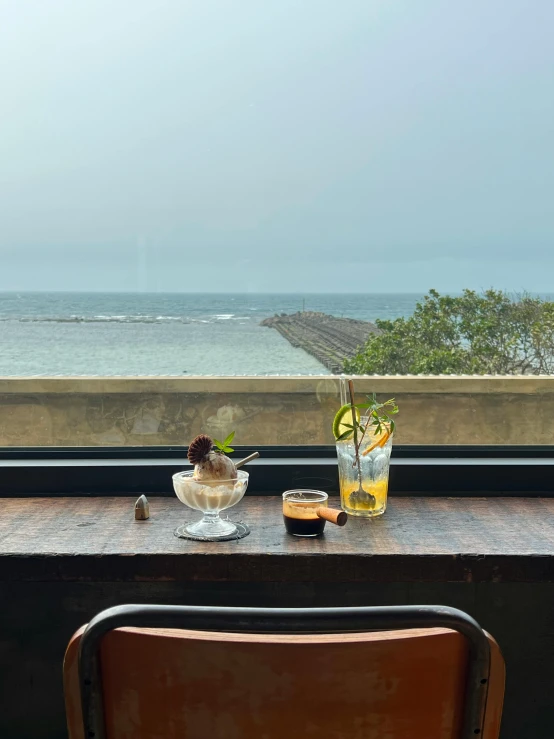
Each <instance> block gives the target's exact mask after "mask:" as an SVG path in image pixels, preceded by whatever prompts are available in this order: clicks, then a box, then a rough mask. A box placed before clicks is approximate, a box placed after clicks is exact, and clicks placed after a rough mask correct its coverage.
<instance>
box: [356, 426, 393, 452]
mask: <svg viewBox="0 0 554 739" xmlns="http://www.w3.org/2000/svg"><path fill="white" fill-rule="evenodd" d="M389 439H390V429H387V430H386V431H384V432H383V433H382V434H381V436H378V437H377V438H376V439H375V440H374V441H373V443H372V444H370V445H369V446H368V448H367V449H364V451H363V452H362V457H365V456H366V455H368V454H369V453H370V452H372V451H373V450H374V449H377V447H378V446H380V447H381V448H383V447H384V446H385V444H386V443H387V441H388V440H389Z"/></svg>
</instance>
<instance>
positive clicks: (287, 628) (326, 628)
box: [79, 605, 490, 739]
mask: <svg viewBox="0 0 554 739" xmlns="http://www.w3.org/2000/svg"><path fill="white" fill-rule="evenodd" d="M125 626H132V627H139V628H170V629H191V630H197V631H208V632H218V631H219V632H232V633H251V634H256V633H258V634H259V633H266V634H267V633H275V634H282V633H285V634H322V633H327V634H329V633H348V632H350V633H355V632H364V631H396V630H400V629H416V628H435V627H442V628H447V629H452V630H454V631H458V632H459V633H461V634H462V635H463V636H464V637H465V638H466V639H467V642H468V646H469V665H468V674H467V687H466V694H465V704H464V714H463V716H464V718H463V731H462V734H461V739H470V738H471V739H475V737H476V736H479V735H481V734H482V733H483V721H484V713H485V706H486V700H487V690H488V684H489V672H490V647H489V642H488V638H487V635H486V634H485V632H484V631H483V629H482V628H481V627H480V626H479V624H478V623H477V622H476V621H475V620H474V619H473V618H472V617H471V616H469V615H468V614H467V613H464V612H463V611H460V610H458V609H456V608H448V607H445V606H383V607H361V608H359V607H357V608H232V607H218V606H154V605H124V606H117V607H115V608H108V609H107V610H105V611H102V612H101V613H99V614H98V615H97V616H95V617H94V618H93V619H92V621H91V622H90V623H89V624H88V626H87V627H86V629H85V631H84V633H83V635H82V637H81V642H80V645H79V683H80V690H81V708H82V717H83V727H84V736H85V737H86V739H106V730H105V719H104V700H103V689H102V674H101V669H100V644H101V641H102V637H103V636H105V634H106V633H108V632H109V631H112V630H113V629H118V628H122V627H125Z"/></svg>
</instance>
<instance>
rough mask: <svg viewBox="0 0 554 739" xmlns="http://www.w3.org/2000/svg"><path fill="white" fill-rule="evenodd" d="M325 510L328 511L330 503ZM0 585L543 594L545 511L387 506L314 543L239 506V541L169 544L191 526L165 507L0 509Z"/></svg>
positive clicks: (550, 563) (471, 504)
mask: <svg viewBox="0 0 554 739" xmlns="http://www.w3.org/2000/svg"><path fill="white" fill-rule="evenodd" d="M333 504H334V503H333ZM1 506H2V515H1V516H0V580H3V581H78V582H79V581H80V582H83V581H97V582H98V581H104V582H118V581H126V582H132V581H149V580H153V581H164V580H165V581H180V582H185V581H191V580H192V581H205V582H221V581H227V582H233V581H234V582H279V581H290V582H331V583H332V582H337V583H339V582H368V583H371V582H501V581H511V582H552V581H554V499H552V498H421V497H418V498H404V497H402V498H392V500H390V501H389V509H388V511H387V513H386V514H385V515H384V516H383V517H382V518H380V519H377V520H374V521H367V520H362V519H355V518H350V520H349V522H348V524H347V525H346V527H345V528H342V529H340V528H338V527H335V526H332V525H330V524H327V527H326V530H325V535H324V537H322V538H319V539H309V540H308V539H297V538H294V537H291V536H289V535H287V534H286V533H285V530H284V527H283V522H282V515H281V500H280V499H279V498H274V497H256V496H247V497H246V498H245V499H244V500H243V501H242V502H241V503H240V504H239V505H238V506H236V507H235V508H234V509H232V510H231V511H229V513H230V518H231V519H232V520H242V521H244V522H245V523H248V525H249V526H250V528H251V534H250V535H249V536H247V537H246V538H245V539H242V540H240V541H232V542H221V543H199V542H192V541H185V540H183V539H178V538H176V537H175V536H174V535H173V531H174V529H175V528H176V526H177V525H179V524H181V523H183V522H184V521H187V522H190V521H193V520H195V519H196V518H198V516H199V514H198V513H197V512H193V511H190V510H189V509H187V508H186V507H185V506H183V505H182V504H181V503H180V502H179V501H178V500H177V499H176V498H172V497H169V498H151V499H150V511H151V518H150V519H149V520H148V521H135V520H134V510H133V508H134V499H133V498H127V497H124V498H123V497H117V498H116V497H114V498H8V499H3V500H2V501H1Z"/></svg>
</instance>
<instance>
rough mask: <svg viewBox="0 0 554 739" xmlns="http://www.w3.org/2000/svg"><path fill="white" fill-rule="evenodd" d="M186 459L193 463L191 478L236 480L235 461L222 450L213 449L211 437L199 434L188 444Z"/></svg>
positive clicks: (200, 479)
mask: <svg viewBox="0 0 554 739" xmlns="http://www.w3.org/2000/svg"><path fill="white" fill-rule="evenodd" d="M187 456H188V460H189V462H190V463H191V464H193V465H194V474H193V478H194V479H195V480H198V481H199V482H217V481H218V480H236V479H237V468H236V467H235V463H234V462H233V461H232V460H231V459H229V457H227V456H226V455H225V454H223V453H222V452H218V451H215V450H214V448H213V441H212V439H211V438H210V437H209V436H207V435H206V434H200V435H199V436H197V437H196V438H195V439H194V440H193V441H192V442H191V444H190V446H189V450H188V454H187Z"/></svg>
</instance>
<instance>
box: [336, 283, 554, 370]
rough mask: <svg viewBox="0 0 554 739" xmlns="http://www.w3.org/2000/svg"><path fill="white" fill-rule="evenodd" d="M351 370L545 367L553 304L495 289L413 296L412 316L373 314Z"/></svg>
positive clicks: (551, 353)
mask: <svg viewBox="0 0 554 739" xmlns="http://www.w3.org/2000/svg"><path fill="white" fill-rule="evenodd" d="M376 325H377V327H378V328H379V329H380V331H379V333H376V334H372V335H371V336H370V337H369V339H368V341H367V343H366V344H365V346H363V347H361V348H360V351H359V353H358V354H357V355H356V356H355V357H353V358H352V359H351V360H349V361H348V362H347V363H345V368H344V369H345V371H346V372H351V373H353V374H478V375H480V374H502V375H506V374H510V375H519V374H526V375H529V374H533V375H537V374H552V373H553V371H554V303H552V302H549V301H545V300H542V299H541V298H536V297H532V296H530V295H528V294H524V295H521V296H516V297H512V296H510V295H509V294H508V293H506V292H503V291H501V290H487V291H485V292H483V293H477V292H475V291H473V290H464V292H463V294H462V295H459V296H455V297H451V296H449V295H440V294H439V293H438V292H437V291H436V290H430V291H429V294H428V295H426V296H425V297H424V299H423V300H422V301H421V302H419V303H418V304H417V306H416V309H415V311H414V313H413V315H412V316H410V317H409V318H397V319H395V320H393V321H384V320H377V321H376Z"/></svg>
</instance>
